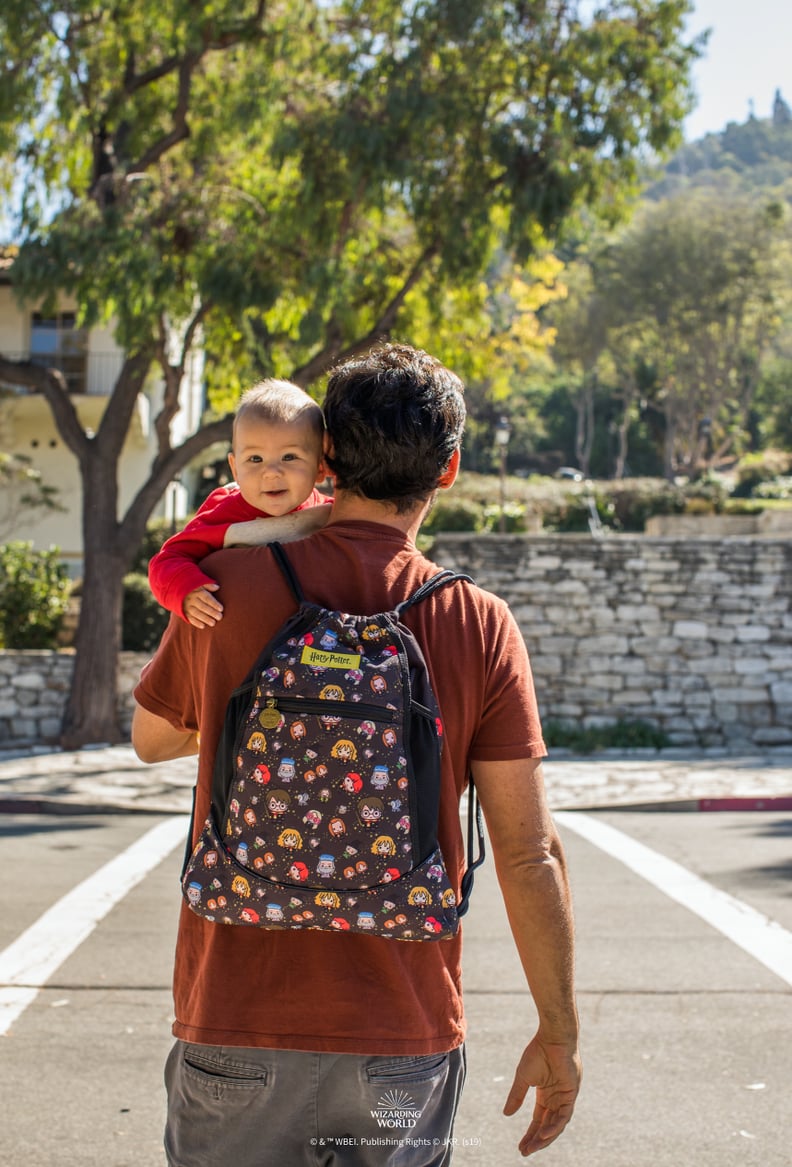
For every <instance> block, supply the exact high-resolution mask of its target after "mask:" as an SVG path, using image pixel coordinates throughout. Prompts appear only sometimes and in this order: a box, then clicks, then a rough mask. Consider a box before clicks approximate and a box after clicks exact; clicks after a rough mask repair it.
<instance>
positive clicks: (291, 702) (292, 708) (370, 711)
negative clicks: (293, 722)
mask: <svg viewBox="0 0 792 1167" xmlns="http://www.w3.org/2000/svg"><path fill="white" fill-rule="evenodd" d="M283 713H296V714H305V715H306V716H307V717H312V716H314V717H334V718H335V717H339V718H344V719H345V720H351V721H374V722H380V723H382V724H384V725H392V724H393V722H394V720H395V717H396V711H395V710H394V709H388V708H387V707H386V706H383V705H371V704H364V703H363V702H360V701H331V700H328V701H321V700H319V699H318V698H311V697H283V696H274V695H269V696H267V697H266V699H265V704H264V708H263V709H262V711H261V713H259V715H258V720H259V724H260V725H261V726H262V727H263V728H264V729H275V728H276V727H277V726H278V725H280V722H281V714H283Z"/></svg>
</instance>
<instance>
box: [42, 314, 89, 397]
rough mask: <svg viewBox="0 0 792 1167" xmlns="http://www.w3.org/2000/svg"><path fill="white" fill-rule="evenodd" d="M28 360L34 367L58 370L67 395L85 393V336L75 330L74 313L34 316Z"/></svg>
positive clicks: (79, 330) (78, 330)
mask: <svg viewBox="0 0 792 1167" xmlns="http://www.w3.org/2000/svg"><path fill="white" fill-rule="evenodd" d="M30 359H31V361H33V363H34V364H36V365H44V366H45V367H47V368H51V369H59V370H60V372H61V373H63V375H64V377H65V378H66V385H67V387H68V390H69V392H70V393H85V374H86V365H87V354H86V341H85V333H84V332H83V330H82V329H81V328H78V327H77V319H76V317H75V314H74V313H73V312H59V313H57V314H56V315H54V316H42V314H41V313H40V312H34V313H33V320H32V325H31V329H30Z"/></svg>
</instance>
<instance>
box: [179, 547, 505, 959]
mask: <svg viewBox="0 0 792 1167" xmlns="http://www.w3.org/2000/svg"><path fill="white" fill-rule="evenodd" d="M272 551H273V554H274V557H275V560H276V562H277V563H278V565H279V567H280V568H281V570H282V571H283V573H284V575H285V577H286V579H287V581H288V583H289V585H290V587H291V590H292V592H293V593H294V596H295V598H296V600H297V602H298V604H299V608H298V610H297V612H296V613H295V614H294V616H292V617H291V618H290V619H289V620H288V621H287V622H286V624H284V626H283V627H282V628H281V630H280V632H278V633H277V634H276V635H275V637H274V638H273V639H272V640H271V641H270V643H269V644H268V645H267V647H266V648H265V649H264V651H263V652H262V654H261V655H260V657H259V659H258V660H257V662H256V664H255V665H254V666H253V668H252V670H251V672H250V673H249V675H248V677H247V679H246V680H245V682H244V683H243V684H242V685H241V686H240V687H239V688H238V689H236V690H235V691H234V692H233V693H232V695H231V698H230V701H229V704H228V708H227V711H226V719H225V727H224V730H223V734H222V736H221V740H220V744H219V747H218V750H217V756H216V760H215V769H214V777H213V788H212V806H211V811H210V814H209V816H208V818H207V819H206V822H205V824H204V827H203V831H202V833H201V836H200V838H199V840H198V843H197V845H196V847H195V849H194V850H193V851H192V853H191V854H189V855H188V857H187V861H186V864H185V867H184V871H183V874H182V891H183V894H184V897H185V899H186V901H187V903H188V905H189V906H190V908H191V909H192V910H193V911H194V912H196V913H197V914H198V915H200V916H202V917H203V918H204V919H206V920H211V921H217V922H218V923H223V924H238V925H247V926H253V927H259V928H279V929H285V928H299V929H309V928H318V929H321V930H323V931H333V932H350V933H367V934H369V935H374V936H381V937H390V938H394V939H397V940H441V939H443V938H444V937H448V936H452V935H454V933H455V932H456V930H457V926H458V920H459V917H460V916H461V915H462V914H463V912H464V911H465V910H466V908H467V900H468V896H469V894H470V888H471V885H472V880H473V869H474V868H475V867H477V866H478V865H479V864H480V863H481V862H482V860H483V857H484V847H483V829H482V821H481V812H480V809H479V807H478V805H477V802H476V799H475V792H474V790H473V785H472V781H471V784H470V791H469V800H470V801H469V812H468V814H469V818H468V870H467V872H466V874H465V877H464V879H463V882H462V898H461V902H457V898H456V894H455V891H454V888H453V887H452V885H451V882H450V880H449V877H448V874H447V872H446V867H445V863H444V861H443V856H442V854H441V853H440V848H439V846H438V842H437V816H438V806H439V799H440V754H441V750H442V747H443V725H442V721H441V718H440V712H439V710H438V706H437V702H436V700H435V697H434V694H433V692H432V689H431V685H430V682H429V675H428V672H427V669H426V662H425V660H424V657H423V653H422V651H421V649H420V647H419V645H418V643H417V641H416V639H415V637H414V636H413V634H412V632H411V631H410V629H409V628H407V627H406V626H405V625H404V624H403V623H402V620H401V616H402V614H403V613H404V612H405V611H406V610H407V609H408V608H410V607H412V605H413V604H417V603H420V602H421V601H422V600H425V599H426V598H427V597H428V596H430V595H431V594H432V593H433V592H434V591H435V590H436V589H437V588H440V587H446V586H448V585H449V584H452V583H453V582H454V581H455V580H459V579H467V580H469V579H470V577H469V576H464V575H459V574H457V573H454V572H451V571H441V572H439V573H438V574H437V575H435V576H433V577H432V578H431V579H429V580H427V581H426V582H425V583H424V584H423V585H422V586H421V587H420V588H418V590H417V591H416V592H414V594H413V595H411V596H410V597H409V598H408V599H406V600H404V601H403V602H402V603H401V604H399V605H398V606H397V607H396V608H395V609H394V610H393V611H390V612H384V613H377V614H375V615H368V616H356V615H349V614H347V613H343V612H334V611H330V610H328V609H326V608H322V607H319V606H318V605H316V604H313V603H311V602H309V601H307V600H306V599H305V597H304V595H303V593H302V589H301V587H300V584H299V581H298V580H297V577H296V575H295V573H294V570H293V568H292V565H291V563H290V562H289V560H288V559H287V557H286V554H285V552H284V550H283V548H282V547H281V546H280V545H279V544H273V545H272ZM474 821H475V826H476V830H477V834H478V856H477V858H476V860H475V861H474V860H473V859H472V849H473V843H474Z"/></svg>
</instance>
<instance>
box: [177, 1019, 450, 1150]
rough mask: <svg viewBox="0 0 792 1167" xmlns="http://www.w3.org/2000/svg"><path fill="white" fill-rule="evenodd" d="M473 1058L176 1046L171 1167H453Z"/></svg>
mask: <svg viewBox="0 0 792 1167" xmlns="http://www.w3.org/2000/svg"><path fill="white" fill-rule="evenodd" d="M464 1079H465V1055H464V1049H463V1048H459V1049H455V1050H451V1051H450V1052H449V1053H444V1054H428V1055H425V1056H421V1057H369V1056H363V1055H361V1056H358V1055H356V1054H318V1053H303V1052H300V1051H296V1050H271V1049H252V1048H249V1047H247V1046H245V1047H238V1046H213V1045H194V1044H192V1043H189V1042H184V1041H177V1042H176V1044H175V1045H174V1047H173V1049H172V1050H171V1053H170V1056H169V1058H168V1061H167V1064H166V1067H165V1085H166V1087H167V1091H168V1120H167V1125H166V1128H165V1150H166V1152H167V1156H168V1163H169V1167H220V1165H221V1164H228V1165H233V1167H341V1165H343V1167H446V1165H447V1164H449V1163H450V1162H451V1153H452V1149H453V1127H454V1117H455V1115H456V1110H457V1105H458V1103H459V1096H460V1094H461V1091H462V1085H463V1083H464Z"/></svg>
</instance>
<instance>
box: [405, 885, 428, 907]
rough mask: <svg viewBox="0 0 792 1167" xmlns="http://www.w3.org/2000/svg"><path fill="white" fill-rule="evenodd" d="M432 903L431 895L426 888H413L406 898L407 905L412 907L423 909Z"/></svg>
mask: <svg viewBox="0 0 792 1167" xmlns="http://www.w3.org/2000/svg"><path fill="white" fill-rule="evenodd" d="M431 902H432V893H431V892H430V891H429V888H428V887H414V888H413V889H412V890H411V891H410V894H409V895H408V896H407V903H408V904H412V905H413V907H415V906H418V907H425V906H427V905H428V904H431Z"/></svg>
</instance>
